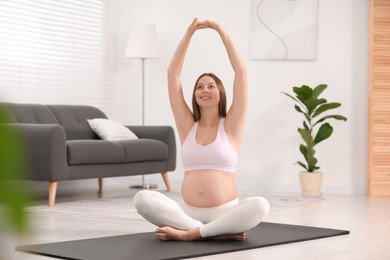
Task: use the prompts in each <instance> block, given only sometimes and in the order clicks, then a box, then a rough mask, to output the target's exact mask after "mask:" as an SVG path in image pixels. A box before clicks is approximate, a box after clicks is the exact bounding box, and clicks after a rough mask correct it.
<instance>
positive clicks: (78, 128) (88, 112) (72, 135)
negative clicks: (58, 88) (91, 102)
mask: <svg viewBox="0 0 390 260" xmlns="http://www.w3.org/2000/svg"><path fill="white" fill-rule="evenodd" d="M48 107H49V108H50V109H51V110H52V111H53V114H54V115H55V116H56V118H57V120H58V122H60V124H61V125H62V126H63V127H64V129H65V133H66V139H67V140H81V139H99V137H98V136H97V135H96V134H95V133H94V132H93V131H92V129H91V127H89V124H88V122H87V119H92V118H107V116H106V115H105V114H104V113H103V112H102V111H101V110H99V109H97V108H96V107H91V106H75V105H48Z"/></svg>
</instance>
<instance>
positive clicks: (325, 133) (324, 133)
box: [314, 123, 333, 144]
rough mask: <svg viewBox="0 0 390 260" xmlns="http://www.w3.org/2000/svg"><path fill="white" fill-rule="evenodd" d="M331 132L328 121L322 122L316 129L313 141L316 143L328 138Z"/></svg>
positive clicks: (331, 128)
mask: <svg viewBox="0 0 390 260" xmlns="http://www.w3.org/2000/svg"><path fill="white" fill-rule="evenodd" d="M332 132H333V127H332V126H331V125H330V124H328V123H325V124H323V125H322V126H321V127H320V129H319V130H318V132H317V135H316V137H315V138H314V143H315V144H318V143H319V142H321V141H323V140H325V139H327V138H329V137H330V136H331V134H332Z"/></svg>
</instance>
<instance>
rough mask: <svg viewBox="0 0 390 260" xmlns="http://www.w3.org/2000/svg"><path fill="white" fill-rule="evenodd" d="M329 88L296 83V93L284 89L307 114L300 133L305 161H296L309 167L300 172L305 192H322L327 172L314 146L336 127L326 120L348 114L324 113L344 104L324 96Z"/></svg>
mask: <svg viewBox="0 0 390 260" xmlns="http://www.w3.org/2000/svg"><path fill="white" fill-rule="evenodd" d="M326 88H327V85H326V84H320V85H318V86H316V87H315V88H314V89H312V88H310V87H309V86H305V85H303V86H301V87H293V92H294V94H295V96H294V95H291V94H288V93H285V92H282V93H283V94H285V95H287V96H288V97H290V98H291V99H293V100H294V101H295V102H296V104H295V106H294V108H295V110H296V111H297V112H298V113H300V114H302V116H303V118H304V120H303V125H302V127H298V133H299V134H300V136H301V137H302V139H303V142H304V144H301V145H300V146H299V151H300V152H301V153H302V155H303V157H304V159H305V161H304V162H302V161H298V162H296V163H297V164H299V165H300V166H302V167H303V168H304V169H305V171H302V172H300V184H301V190H302V195H307V196H320V195H321V185H322V178H323V173H322V172H319V171H318V170H319V169H320V166H318V164H317V163H318V160H317V158H316V154H315V149H314V148H315V147H316V145H318V144H319V143H320V142H322V141H324V140H325V139H327V138H329V137H330V136H331V135H332V133H333V127H332V126H331V125H330V124H329V123H327V122H326V121H327V120H329V119H336V120H343V121H347V118H346V117H344V116H341V115H334V114H330V115H324V114H323V113H324V112H326V111H328V110H332V109H336V108H338V107H340V106H341V104H340V103H337V102H328V101H327V100H326V99H324V98H320V95H321V94H322V92H323V91H324V90H325V89H326Z"/></svg>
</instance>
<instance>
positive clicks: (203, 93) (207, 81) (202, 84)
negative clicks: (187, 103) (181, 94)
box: [195, 76, 219, 107]
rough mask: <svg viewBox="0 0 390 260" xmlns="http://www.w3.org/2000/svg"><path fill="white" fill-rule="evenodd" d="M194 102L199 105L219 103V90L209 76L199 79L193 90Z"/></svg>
mask: <svg viewBox="0 0 390 260" xmlns="http://www.w3.org/2000/svg"><path fill="white" fill-rule="evenodd" d="M195 96H196V103H197V104H198V105H199V106H200V107H213V106H218V104H219V90H218V87H217V83H215V81H214V79H213V78H212V77H210V76H203V77H201V78H200V79H199V81H198V84H197V85H196V90H195Z"/></svg>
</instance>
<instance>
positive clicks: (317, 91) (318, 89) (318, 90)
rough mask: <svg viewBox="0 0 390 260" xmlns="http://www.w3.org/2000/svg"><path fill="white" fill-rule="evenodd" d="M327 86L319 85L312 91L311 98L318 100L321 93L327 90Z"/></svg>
mask: <svg viewBox="0 0 390 260" xmlns="http://www.w3.org/2000/svg"><path fill="white" fill-rule="evenodd" d="M327 87H328V86H327V85H326V84H320V85H318V86H317V87H315V88H314V90H313V97H315V98H318V97H319V96H320V95H321V93H322V92H323V91H324V90H325V89H326V88H327Z"/></svg>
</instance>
